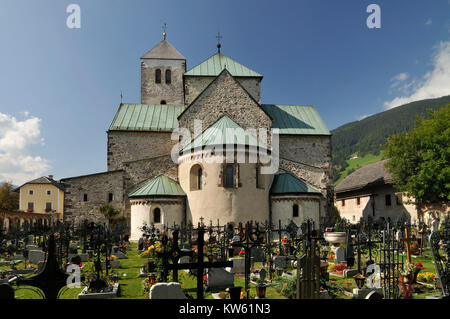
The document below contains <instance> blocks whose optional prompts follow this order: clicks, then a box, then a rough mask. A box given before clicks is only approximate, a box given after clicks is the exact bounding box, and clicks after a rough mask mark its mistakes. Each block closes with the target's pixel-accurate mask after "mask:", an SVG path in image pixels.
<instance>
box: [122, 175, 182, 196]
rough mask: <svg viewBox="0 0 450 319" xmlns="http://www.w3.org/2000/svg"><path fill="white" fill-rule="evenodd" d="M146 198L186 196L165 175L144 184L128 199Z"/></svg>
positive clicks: (176, 184)
mask: <svg viewBox="0 0 450 319" xmlns="http://www.w3.org/2000/svg"><path fill="white" fill-rule="evenodd" d="M147 196H186V193H185V192H184V191H183V189H182V188H181V186H180V184H178V183H177V182H176V181H174V180H173V179H171V178H169V177H167V176H166V175H159V176H157V177H155V178H153V179H151V180H149V181H148V182H146V183H144V185H142V186H141V187H139V188H138V189H137V190H135V191H134V192H132V193H131V194H130V195H129V196H128V197H130V198H133V197H147Z"/></svg>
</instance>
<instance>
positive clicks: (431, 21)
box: [425, 19, 433, 25]
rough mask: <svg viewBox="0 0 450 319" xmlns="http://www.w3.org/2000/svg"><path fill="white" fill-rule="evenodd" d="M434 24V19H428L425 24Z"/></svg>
mask: <svg viewBox="0 0 450 319" xmlns="http://www.w3.org/2000/svg"><path fill="white" fill-rule="evenodd" d="M432 24H433V20H431V19H428V20H427V22H425V25H432Z"/></svg>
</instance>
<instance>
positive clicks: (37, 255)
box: [28, 250, 46, 265]
mask: <svg viewBox="0 0 450 319" xmlns="http://www.w3.org/2000/svg"><path fill="white" fill-rule="evenodd" d="M45 258H46V253H45V252H43V251H41V250H30V251H29V252H28V260H29V261H30V263H32V264H34V265H37V264H38V263H39V262H40V261H41V260H45Z"/></svg>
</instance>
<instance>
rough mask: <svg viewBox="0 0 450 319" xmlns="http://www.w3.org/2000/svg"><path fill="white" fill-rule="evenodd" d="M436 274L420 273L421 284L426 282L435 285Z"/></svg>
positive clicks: (418, 276)
mask: <svg viewBox="0 0 450 319" xmlns="http://www.w3.org/2000/svg"><path fill="white" fill-rule="evenodd" d="M436 276H437V274H436V273H432V272H428V271H427V272H425V273H419V274H418V275H417V279H418V280H419V281H421V282H426V283H432V284H435V283H436V279H437V278H436Z"/></svg>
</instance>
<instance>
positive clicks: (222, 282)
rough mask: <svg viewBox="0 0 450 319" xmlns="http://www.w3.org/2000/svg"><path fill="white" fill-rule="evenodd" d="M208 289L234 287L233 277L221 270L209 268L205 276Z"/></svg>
mask: <svg viewBox="0 0 450 319" xmlns="http://www.w3.org/2000/svg"><path fill="white" fill-rule="evenodd" d="M206 278H207V283H206V286H207V288H208V289H211V288H216V289H224V288H229V287H234V275H233V274H232V273H231V272H229V271H227V270H225V269H223V268H209V269H208V274H207V276H206Z"/></svg>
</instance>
